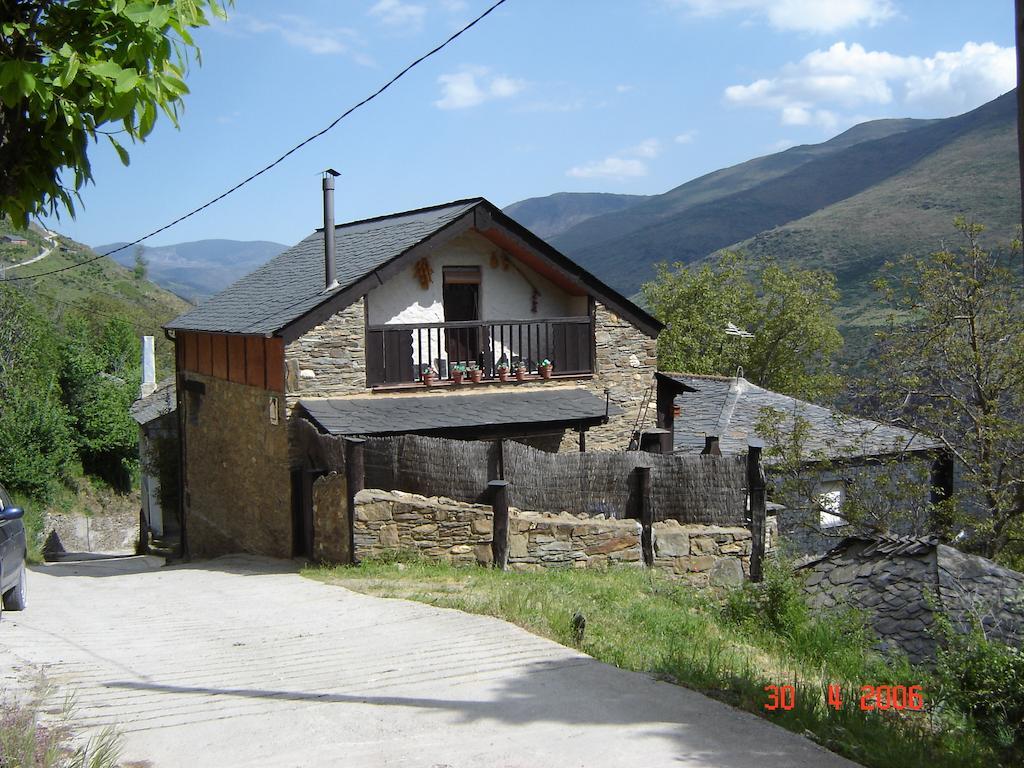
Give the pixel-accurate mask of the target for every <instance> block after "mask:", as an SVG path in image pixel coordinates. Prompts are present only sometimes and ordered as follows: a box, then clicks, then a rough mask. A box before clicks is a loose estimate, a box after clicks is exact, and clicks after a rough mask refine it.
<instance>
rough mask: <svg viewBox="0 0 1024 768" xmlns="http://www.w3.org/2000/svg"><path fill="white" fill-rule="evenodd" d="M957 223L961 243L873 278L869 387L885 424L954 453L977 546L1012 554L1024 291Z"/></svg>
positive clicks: (1021, 439)
mask: <svg viewBox="0 0 1024 768" xmlns="http://www.w3.org/2000/svg"><path fill="white" fill-rule="evenodd" d="M956 227H957V229H958V230H959V231H960V233H961V234H962V236H963V238H964V244H963V246H961V247H960V248H957V249H953V250H950V249H945V250H942V251H939V252H938V253H933V254H932V255H931V256H928V257H925V258H920V257H913V256H906V257H904V258H903V259H901V260H900V261H898V262H897V263H895V264H892V265H889V275H887V276H886V277H884V278H882V279H880V280H879V281H878V282H877V286H876V287H877V288H878V289H879V290H880V291H881V292H882V294H883V295H884V297H885V299H886V300H887V302H888V303H889V305H890V308H891V310H892V313H891V315H890V317H889V320H888V323H887V326H886V328H885V330H884V332H882V333H880V334H879V335H878V337H879V350H878V354H877V355H876V356H875V364H874V368H875V376H874V380H873V389H874V390H875V391H876V392H877V395H878V397H879V399H880V403H881V406H882V408H883V410H884V411H885V414H886V416H887V417H888V418H889V419H890V420H894V421H898V422H900V423H903V424H905V425H907V426H909V427H911V428H913V429H917V430H920V431H922V432H925V433H927V434H929V435H932V436H934V437H935V438H936V439H938V440H940V441H942V442H943V443H944V444H945V446H946V447H947V448H948V449H949V450H950V451H951V452H952V453H953V455H954V456H955V458H956V460H957V463H958V464H959V466H960V467H961V468H962V472H963V480H964V482H965V485H966V488H965V490H964V491H963V492H962V493H961V494H960V502H961V509H962V511H963V512H964V513H966V518H967V520H968V521H969V524H970V525H971V527H973V528H974V530H975V532H976V534H977V535H978V538H979V540H980V546H979V549H980V550H981V551H982V553H983V554H985V555H986V556H988V557H996V556H999V555H1000V554H1003V555H1005V556H1006V559H1011V558H1012V556H1014V555H1015V556H1017V557H1021V556H1022V555H1024V312H1022V310H1024V287H1022V285H1021V277H1020V276H1019V275H1018V274H1015V273H1014V271H1013V270H1012V269H1011V268H1010V267H1009V266H1008V265H1009V263H1010V260H1009V259H1008V258H1005V257H1001V256H1000V255H999V254H997V253H993V252H990V251H986V250H984V249H982V247H981V246H980V245H979V243H978V237H979V235H980V234H981V232H982V231H983V228H982V227H981V226H979V225H977V224H973V223H968V222H966V221H965V220H963V219H962V218H959V219H957V220H956Z"/></svg>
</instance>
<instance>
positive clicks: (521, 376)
mask: <svg viewBox="0 0 1024 768" xmlns="http://www.w3.org/2000/svg"><path fill="white" fill-rule="evenodd" d="M516 381H526V369H525V368H516Z"/></svg>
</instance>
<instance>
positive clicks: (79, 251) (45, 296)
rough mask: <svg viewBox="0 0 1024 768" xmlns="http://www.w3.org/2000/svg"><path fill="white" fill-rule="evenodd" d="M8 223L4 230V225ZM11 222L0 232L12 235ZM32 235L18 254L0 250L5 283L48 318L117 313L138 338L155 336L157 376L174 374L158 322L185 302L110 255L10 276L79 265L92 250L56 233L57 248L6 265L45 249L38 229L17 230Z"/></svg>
mask: <svg viewBox="0 0 1024 768" xmlns="http://www.w3.org/2000/svg"><path fill="white" fill-rule="evenodd" d="M5 227H6V228H5ZM11 231H12V230H11V229H10V227H9V226H7V225H5V224H2V223H0V234H6V233H10V232H11ZM20 234H22V235H23V236H24V237H26V239H30V246H28V247H24V246H21V247H19V251H18V252H17V253H7V252H0V264H2V265H4V266H7V267H8V268H7V269H6V270H5V271H6V277H7V278H8V279H9V282H8V285H11V286H14V287H15V288H17V289H18V290H20V291H21V292H23V293H24V294H25V295H26V296H28V297H30V298H31V299H32V301H33V303H34V304H35V305H36V306H37V307H39V308H40V309H42V310H43V312H44V314H45V315H47V316H50V317H54V318H59V317H61V316H62V315H64V314H67V313H72V312H78V311H80V312H82V313H84V314H85V315H86V316H89V317H93V318H95V319H96V320H98V321H102V320H103V319H105V318H107V317H109V316H111V315H121V316H123V317H124V318H125V319H127V320H128V321H129V322H131V323H132V325H133V326H134V327H135V330H136V333H137V334H138V335H139V336H142V335H150V336H155V337H156V347H157V376H158V378H163V377H165V376H169V375H171V374H172V373H173V370H174V362H173V346H172V345H171V343H170V342H169V341H168V340H167V339H166V338H164V334H163V331H162V330H161V326H162V325H163V323H165V322H167V321H168V320H170V319H172V318H174V317H176V316H177V315H179V314H181V313H182V312H184V311H185V310H186V309H188V308H189V306H191V305H189V304H188V302H186V301H184V300H182V299H181V298H179V297H178V296H175V295H174V294H173V293H169V292H168V291H165V290H164V289H162V288H160V287H159V286H157V285H155V284H154V283H152V282H150V281H149V280H147V279H140V278H138V277H136V276H135V274H134V273H133V272H132V270H130V269H126V268H124V267H122V266H120V265H118V264H117V263H115V262H114V261H113V260H111V259H109V258H102V259H99V260H97V261H94V262H92V263H91V264H87V265H85V266H81V267H76V268H74V269H69V270H66V271H63V272H57V273H56V274H51V275H46V276H44V277H41V278H39V279H38V280H20V279H18V280H14V279H10V278H25V277H31V276H33V275H39V274H42V273H44V272H52V271H53V270H57V269H62V268H64V267H68V266H71V265H73V264H78V263H80V262H82V261H85V260H87V259H89V258H92V257H94V256H95V255H96V254H95V252H94V251H92V250H91V249H90V248H89V247H87V246H85V245H82V244H81V243H76V242H75V241H73V240H70V239H68V238H65V237H63V236H58V238H57V241H58V244H59V248H57V249H56V250H54V252H53V253H51V254H50V255H49V256H47V257H46V258H44V259H42V260H41V261H37V262H36V263H34V264H29V265H27V266H23V267H17V268H16V269H10V268H9V265H10V264H12V263H15V262H18V261H23V260H25V259H27V258H31V257H32V256H34V255H36V254H38V253H39V252H40V249H41V248H43V247H45V242H44V240H43V237H42V236H40V235H39V233H37V232H34V231H31V230H30V231H29V232H27V233H25V232H22V233H20Z"/></svg>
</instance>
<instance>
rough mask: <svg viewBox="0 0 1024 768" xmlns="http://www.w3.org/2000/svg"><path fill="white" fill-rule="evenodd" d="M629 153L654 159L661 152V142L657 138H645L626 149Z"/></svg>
mask: <svg viewBox="0 0 1024 768" xmlns="http://www.w3.org/2000/svg"><path fill="white" fill-rule="evenodd" d="M626 154H628V155H636V156H637V157H643V158H647V159H653V158H655V157H657V156H658V155H659V154H661V142H660V141H658V140H657V139H645V140H644V141H641V142H640V143H639V144H637V145H636V146H635V147H630V148H629V149H627V150H626Z"/></svg>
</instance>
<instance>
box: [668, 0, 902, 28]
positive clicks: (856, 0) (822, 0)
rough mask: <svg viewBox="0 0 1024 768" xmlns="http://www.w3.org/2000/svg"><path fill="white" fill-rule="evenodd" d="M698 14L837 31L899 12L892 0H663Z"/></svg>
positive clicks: (790, 26) (885, 17)
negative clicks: (745, 17)
mask: <svg viewBox="0 0 1024 768" xmlns="http://www.w3.org/2000/svg"><path fill="white" fill-rule="evenodd" d="M663 2H664V3H665V4H666V5H668V6H670V7H672V8H683V9H685V10H687V11H689V12H690V13H692V14H694V15H696V16H721V15H723V14H726V13H730V12H734V13H735V12H739V13H745V14H747V15H748V16H750V17H753V18H756V19H763V20H765V21H767V22H768V23H769V24H770V25H771V26H773V27H775V28H776V29H785V30H794V31H798V32H823V33H824V32H835V31H836V30H839V29H845V28H846V27H853V26H857V25H859V24H867V25H869V26H875V25H877V24H881V23H882V22H884V21H886V20H887V19H890V18H892V17H893V16H895V15H896V9H895V7H894V6H893V3H892V0H663Z"/></svg>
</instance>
